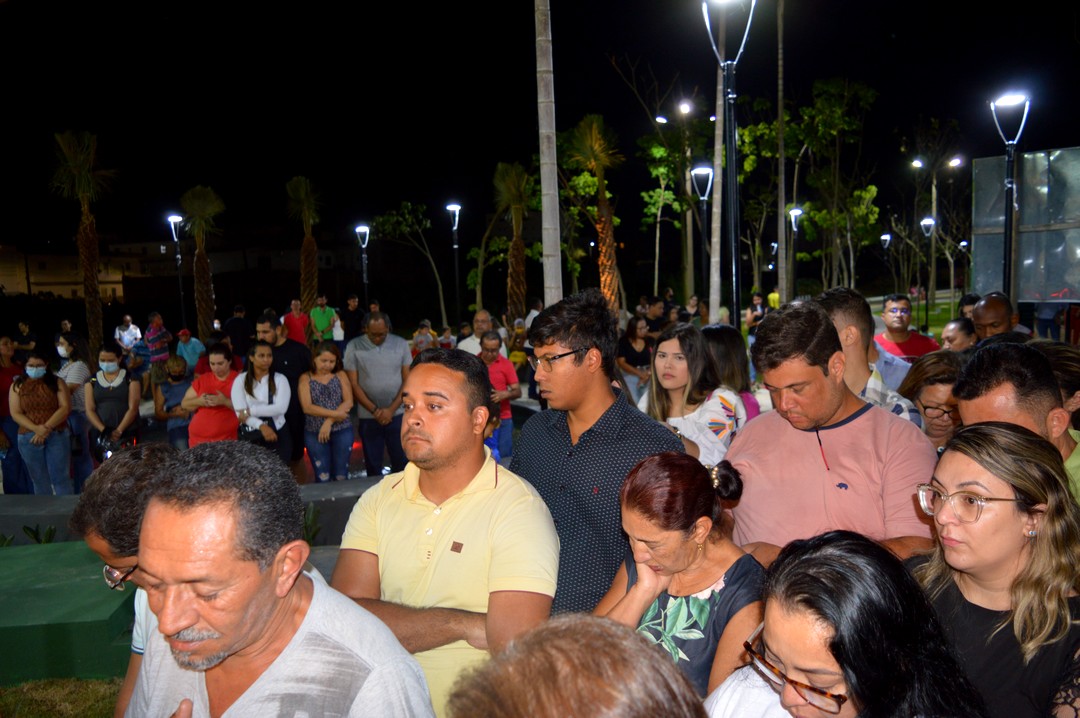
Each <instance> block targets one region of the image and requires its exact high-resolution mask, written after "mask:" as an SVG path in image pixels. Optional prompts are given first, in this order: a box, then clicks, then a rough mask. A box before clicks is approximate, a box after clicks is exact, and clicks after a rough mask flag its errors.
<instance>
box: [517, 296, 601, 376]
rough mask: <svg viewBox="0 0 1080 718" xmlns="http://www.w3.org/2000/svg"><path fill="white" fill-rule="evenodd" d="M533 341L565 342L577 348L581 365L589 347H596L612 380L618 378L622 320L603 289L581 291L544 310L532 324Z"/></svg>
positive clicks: (576, 356) (536, 343)
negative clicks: (617, 355) (617, 358)
mask: <svg viewBox="0 0 1080 718" xmlns="http://www.w3.org/2000/svg"><path fill="white" fill-rule="evenodd" d="M529 342H530V343H531V344H532V345H533V346H534V347H542V346H547V345H548V344H554V343H559V344H562V345H563V346H565V347H566V348H567V349H568V350H571V351H574V352H577V353H576V354H574V356H573V361H574V363H575V364H577V365H580V364H581V363H582V362H583V361H584V360H585V353H586V351H587V350H589V349H593V348H595V349H597V350H598V351H599V352H600V362H601V363H600V365H601V368H602V369H603V371H604V374H605V375H606V376H607V378H608V379H609V380H613V379H614V378H615V375H616V369H615V354H616V352H617V350H618V346H619V321H618V319H617V318H616V316H615V314H614V313H612V311H611V308H610V307H608V303H607V300H606V299H605V298H604V295H603V294H602V293H601V292H600V290H599V289H596V288H590V289H586V290H585V291H582V292H578V293H577V294H573V295H571V296H569V297H566V298H565V299H563V300H562V301H561V302H558V303H557V304H553V305H551V306H550V307H548V308H547V309H544V310H543V311H542V312H540V314H538V315H537V316H536V318H535V319H533V323H532V326H531V327H530V328H529Z"/></svg>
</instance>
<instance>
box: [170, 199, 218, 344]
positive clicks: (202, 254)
mask: <svg viewBox="0 0 1080 718" xmlns="http://www.w3.org/2000/svg"><path fill="white" fill-rule="evenodd" d="M180 206H181V207H182V208H183V210H184V226H185V227H186V228H187V231H188V234H189V235H190V236H193V237H195V313H196V315H197V316H198V332H199V338H200V339H202V340H203V341H208V340H209V338H210V332H211V331H212V330H213V328H214V279H213V277H212V276H211V273H210V257H209V256H208V255H207V254H206V237H207V235H210V234H214V233H216V232H217V228H216V227H215V226H214V217H216V216H217V215H219V214H221V213H222V212H224V211H225V203H224V202H222V201H221V197H218V195H217V193H216V192H214V190H212V189H211V188H209V187H203V186H202V185H199V186H197V187H192V188H191V189H189V190H188V191H187V192H185V193H184V195H183V196H182V197H181V198H180Z"/></svg>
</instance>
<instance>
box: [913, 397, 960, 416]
mask: <svg viewBox="0 0 1080 718" xmlns="http://www.w3.org/2000/svg"><path fill="white" fill-rule="evenodd" d="M919 406H920V407H922V412H923V414H926V418H927V419H940V418H941V417H943V416H945V415H946V414H948V415H949V416H956V413H957V412H958V411H960V407H958V406H927V405H926V404H923V403H922V402H921V401H920V402H919Z"/></svg>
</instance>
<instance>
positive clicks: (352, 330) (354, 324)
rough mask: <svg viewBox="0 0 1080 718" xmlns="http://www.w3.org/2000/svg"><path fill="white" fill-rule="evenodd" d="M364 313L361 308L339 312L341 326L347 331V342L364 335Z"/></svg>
mask: <svg viewBox="0 0 1080 718" xmlns="http://www.w3.org/2000/svg"><path fill="white" fill-rule="evenodd" d="M365 314H366V312H364V311H363V310H362V309H360V307H357V308H356V309H343V310H342V311H340V312H338V316H339V317H341V326H342V328H343V329H344V330H345V341H347V342H348V341H352V340H353V339H356V338H357V337H358V336H360V335H361V334H363V333H364V315H365Z"/></svg>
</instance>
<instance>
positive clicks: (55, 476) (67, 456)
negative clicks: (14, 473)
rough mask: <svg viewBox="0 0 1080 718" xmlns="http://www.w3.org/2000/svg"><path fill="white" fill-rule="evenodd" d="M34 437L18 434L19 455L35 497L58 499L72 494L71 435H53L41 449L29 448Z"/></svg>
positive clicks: (53, 433) (66, 433) (55, 432)
mask: <svg viewBox="0 0 1080 718" xmlns="http://www.w3.org/2000/svg"><path fill="white" fill-rule="evenodd" d="M32 438H34V434H32V433H31V434H19V454H20V455H21V456H22V460H23V461H24V462H25V463H26V470H27V471H28V472H29V473H30V480H31V481H33V482H34V494H35V495H39V494H40V495H42V496H51V495H53V494H54V493H55V494H56V495H57V496H61V495H64V494H71V493H74V487H73V485H72V482H71V434H69V433H68V431H67V429H64V430H63V431H54V432H52V433H51V434H49V436H48V438H46V439H45V443H44V444H41V445H37V444H32V443H30V440H31V439H32Z"/></svg>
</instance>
